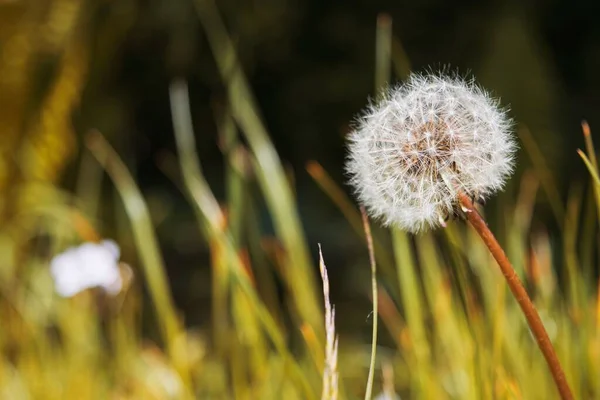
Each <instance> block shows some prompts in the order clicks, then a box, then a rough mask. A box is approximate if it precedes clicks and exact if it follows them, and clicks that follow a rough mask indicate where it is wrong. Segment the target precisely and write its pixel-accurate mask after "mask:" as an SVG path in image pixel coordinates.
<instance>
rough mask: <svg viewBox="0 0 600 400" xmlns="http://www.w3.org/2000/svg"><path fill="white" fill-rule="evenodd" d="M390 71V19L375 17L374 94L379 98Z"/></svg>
mask: <svg viewBox="0 0 600 400" xmlns="http://www.w3.org/2000/svg"><path fill="white" fill-rule="evenodd" d="M391 71H392V18H391V17H390V16H389V15H388V14H379V15H378V16H377V27H376V34H375V93H376V95H377V96H381V95H382V94H383V93H384V90H385V89H386V88H387V86H388V82H389V80H390V75H391Z"/></svg>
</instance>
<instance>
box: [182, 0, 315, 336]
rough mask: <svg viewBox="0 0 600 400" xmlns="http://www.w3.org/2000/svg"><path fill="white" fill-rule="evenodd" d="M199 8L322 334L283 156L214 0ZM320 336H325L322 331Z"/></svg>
mask: <svg viewBox="0 0 600 400" xmlns="http://www.w3.org/2000/svg"><path fill="white" fill-rule="evenodd" d="M194 4H195V5H196V10H197V12H198V16H199V17H200V21H201V23H202V25H203V27H204V30H205V31H206V34H207V37H208V42H209V45H210V46H211V48H212V51H213V54H214V56H215V60H216V62H217V66H218V68H219V72H220V73H221V76H222V79H223V81H224V82H225V84H226V85H227V91H228V99H229V102H230V106H231V113H232V115H233V117H234V118H235V120H236V122H237V123H238V124H239V126H240V128H241V130H242V132H243V133H244V135H245V137H246V139H247V140H248V144H249V147H250V149H251V150H252V153H253V155H254V164H255V171H256V173H257V176H258V181H259V184H260V186H261V188H262V191H263V193H264V196H265V199H266V202H267V205H268V206H269V209H270V211H271V213H272V215H273V224H274V227H275V231H276V232H277V235H278V236H279V237H280V238H281V239H282V241H283V243H284V245H285V248H286V251H287V255H286V264H287V265H286V269H287V270H288V271H289V274H290V279H289V281H290V282H289V284H290V286H291V287H292V291H293V296H294V304H295V306H296V308H297V309H298V312H299V314H300V317H301V319H302V320H303V321H306V322H307V323H309V324H310V325H311V326H312V328H313V329H314V330H315V331H316V332H318V333H319V334H320V333H322V332H323V331H324V330H323V318H322V317H323V315H322V314H323V312H322V310H321V309H320V307H319V306H318V304H317V292H316V289H315V288H316V287H317V285H316V277H315V276H314V272H313V269H312V262H311V260H310V256H309V252H308V247H307V244H306V241H305V240H304V237H303V234H302V232H303V229H302V224H301V223H300V219H299V216H298V212H297V208H296V204H295V200H294V196H293V193H292V190H291V188H290V185H289V183H288V181H287V178H286V175H285V172H284V170H283V167H282V165H281V161H280V159H279V156H278V155H277V152H276V151H275V148H274V146H273V144H272V143H271V141H270V139H269V135H268V134H267V130H266V128H265V126H264V124H263V122H262V121H261V119H260V117H259V113H258V107H257V106H256V104H255V101H254V98H253V96H252V95H251V91H250V87H249V85H248V83H247V81H246V77H245V76H244V73H243V71H242V67H241V65H240V62H239V60H238V57H237V53H236V50H235V47H234V45H233V41H232V40H231V38H230V37H229V35H228V32H227V30H226V28H225V25H224V23H223V21H222V19H221V17H220V15H219V12H218V10H217V7H216V5H215V2H214V1H213V0H195V1H194ZM319 337H321V335H319Z"/></svg>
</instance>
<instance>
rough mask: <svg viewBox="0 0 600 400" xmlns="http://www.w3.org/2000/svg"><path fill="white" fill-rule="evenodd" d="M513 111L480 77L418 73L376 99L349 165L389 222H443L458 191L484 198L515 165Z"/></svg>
mask: <svg viewBox="0 0 600 400" xmlns="http://www.w3.org/2000/svg"><path fill="white" fill-rule="evenodd" d="M511 126H512V122H511V120H510V118H509V117H508V116H507V114H506V111H505V110H504V109H503V108H501V107H500V106H499V103H498V101H496V100H494V99H492V97H490V95H489V94H488V93H487V92H485V91H484V90H483V89H481V88H479V87H478V86H477V85H476V84H475V83H474V82H473V81H466V80H463V79H461V78H458V77H453V78H451V77H444V76H441V75H417V74H413V75H412V76H411V77H410V78H409V80H408V82H407V83H405V84H404V85H401V86H399V87H397V88H395V89H392V90H390V91H389V92H388V93H387V94H386V95H385V96H384V98H383V100H382V101H381V102H380V103H378V104H376V105H372V106H371V107H370V108H369V109H368V111H367V112H366V113H365V115H364V116H363V117H362V119H361V120H360V121H359V123H358V126H357V127H356V129H355V130H354V132H352V134H351V135H350V145H349V150H350V156H349V160H348V163H347V171H348V173H349V174H350V176H351V183H352V184H353V186H354V187H355V189H356V193H357V195H358V198H359V200H360V202H361V203H363V204H364V205H365V206H366V208H367V209H368V210H369V212H370V214H371V215H372V216H374V217H376V218H379V219H381V220H383V222H384V223H385V224H386V225H397V226H399V227H400V228H402V229H404V230H407V231H410V232H419V231H421V230H424V229H426V228H428V227H437V226H440V225H444V220H445V219H446V218H447V217H448V216H450V215H452V214H454V213H455V210H456V207H457V198H458V194H459V193H464V194H466V195H468V196H470V197H473V198H478V199H484V198H486V197H488V196H489V195H491V194H493V193H494V192H496V191H497V190H498V189H500V188H502V186H503V185H504V182H505V181H506V179H507V178H508V176H509V175H510V174H511V172H512V170H513V165H514V162H513V160H514V157H513V156H514V152H515V149H516V145H515V141H514V138H513V135H512V133H511Z"/></svg>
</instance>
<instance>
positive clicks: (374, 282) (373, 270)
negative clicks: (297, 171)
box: [360, 207, 379, 400]
mask: <svg viewBox="0 0 600 400" xmlns="http://www.w3.org/2000/svg"><path fill="white" fill-rule="evenodd" d="M360 211H361V214H362V218H363V225H364V228H365V236H366V238H367V248H368V249H369V263H370V264H371V286H372V291H373V294H372V295H373V338H372V341H371V362H370V364H369V377H368V379H367V388H366V390H365V400H370V399H371V396H372V393H373V379H374V377H375V360H376V358H377V322H378V320H379V314H378V309H377V301H378V295H377V265H376V264H375V251H374V250H373V237H372V236H371V226H370V225H369V217H368V216H367V211H366V210H365V209H364V207H361V210H360Z"/></svg>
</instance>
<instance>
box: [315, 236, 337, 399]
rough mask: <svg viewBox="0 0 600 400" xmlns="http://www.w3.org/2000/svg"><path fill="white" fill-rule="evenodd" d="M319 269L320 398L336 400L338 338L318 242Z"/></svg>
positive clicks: (327, 279) (333, 310) (327, 278)
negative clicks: (322, 309) (322, 349)
mask: <svg viewBox="0 0 600 400" xmlns="http://www.w3.org/2000/svg"><path fill="white" fill-rule="evenodd" d="M319 270H320V271H321V279H322V280H323V297H324V300H325V338H326V340H325V368H324V370H323V394H322V395H321V399H322V400H336V399H337V398H338V384H339V373H338V370H337V358H338V357H337V355H338V338H337V335H336V333H335V309H334V307H332V306H331V301H330V299H329V277H328V275H327V268H326V267H325V261H323V252H322V251H321V245H320V244H319Z"/></svg>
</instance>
